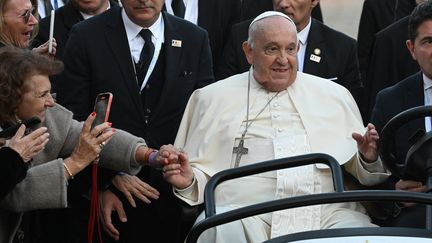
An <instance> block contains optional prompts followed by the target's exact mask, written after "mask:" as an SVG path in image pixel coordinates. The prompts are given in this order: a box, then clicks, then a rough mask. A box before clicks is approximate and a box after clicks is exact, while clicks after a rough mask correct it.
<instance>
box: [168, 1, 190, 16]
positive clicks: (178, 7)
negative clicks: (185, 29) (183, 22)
mask: <svg viewBox="0 0 432 243" xmlns="http://www.w3.org/2000/svg"><path fill="white" fill-rule="evenodd" d="M171 7H172V9H173V11H174V14H175V15H176V16H178V17H180V18H184V15H185V11H186V6H185V5H184V2H183V0H172V3H171Z"/></svg>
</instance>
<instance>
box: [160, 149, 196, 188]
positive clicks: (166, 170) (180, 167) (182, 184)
mask: <svg viewBox="0 0 432 243" xmlns="http://www.w3.org/2000/svg"><path fill="white" fill-rule="evenodd" d="M163 176H164V178H165V180H166V181H167V182H169V183H171V184H172V185H173V186H174V187H176V188H178V189H184V188H187V187H189V186H190V185H191V184H192V182H193V180H194V172H193V170H192V167H191V166H190V165H189V161H188V157H187V154H186V153H185V152H181V153H180V154H179V155H178V163H170V164H167V165H165V166H164V167H163Z"/></svg>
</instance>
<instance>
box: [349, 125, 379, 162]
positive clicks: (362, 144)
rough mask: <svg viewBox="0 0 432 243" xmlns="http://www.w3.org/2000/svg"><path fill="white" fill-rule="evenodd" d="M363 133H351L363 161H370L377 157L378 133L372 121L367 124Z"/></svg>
mask: <svg viewBox="0 0 432 243" xmlns="http://www.w3.org/2000/svg"><path fill="white" fill-rule="evenodd" d="M366 128H367V130H366V132H365V134H364V135H361V134H359V133H353V134H352V137H353V138H354V140H356V142H357V148H358V151H359V152H360V154H361V155H362V157H363V159H364V160H365V162H368V163H371V162H374V161H376V160H377V159H378V139H379V135H378V132H377V130H376V129H375V126H374V125H373V124H372V123H369V124H368V125H367V127H366Z"/></svg>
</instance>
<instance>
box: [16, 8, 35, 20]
mask: <svg viewBox="0 0 432 243" xmlns="http://www.w3.org/2000/svg"><path fill="white" fill-rule="evenodd" d="M30 15H33V17H35V16H36V9H35V8H34V7H32V8H31V9H27V10H26V11H25V12H24V13H23V14H21V15H20V16H21V17H22V18H23V19H24V21H25V23H26V24H27V23H28V22H29V20H30Z"/></svg>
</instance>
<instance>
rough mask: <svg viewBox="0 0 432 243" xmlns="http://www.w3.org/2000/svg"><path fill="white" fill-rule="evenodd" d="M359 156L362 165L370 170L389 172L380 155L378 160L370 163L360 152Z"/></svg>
mask: <svg viewBox="0 0 432 243" xmlns="http://www.w3.org/2000/svg"><path fill="white" fill-rule="evenodd" d="M357 156H358V158H359V161H360V164H361V166H362V167H363V168H364V169H365V170H367V171H368V172H371V173H374V172H380V173H387V171H386V169H385V167H384V165H383V162H382V160H381V158H380V157H378V159H377V160H375V161H374V162H371V163H368V162H366V161H364V160H363V158H362V156H361V155H360V153H358V155H357Z"/></svg>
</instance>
